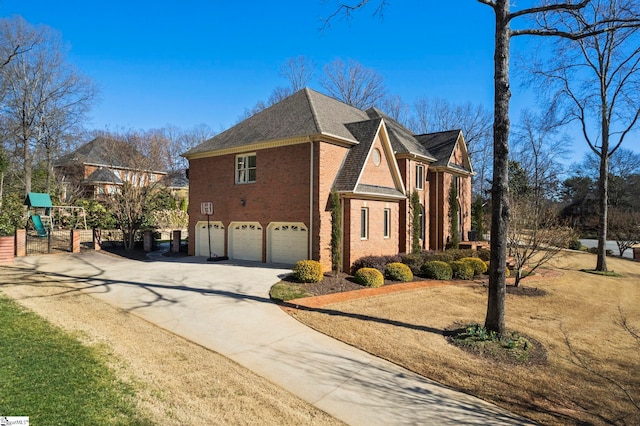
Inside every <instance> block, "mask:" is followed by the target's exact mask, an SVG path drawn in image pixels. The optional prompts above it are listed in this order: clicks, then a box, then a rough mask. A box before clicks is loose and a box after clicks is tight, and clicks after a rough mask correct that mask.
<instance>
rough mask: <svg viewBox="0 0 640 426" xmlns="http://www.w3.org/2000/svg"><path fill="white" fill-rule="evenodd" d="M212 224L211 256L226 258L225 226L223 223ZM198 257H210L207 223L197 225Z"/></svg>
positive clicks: (202, 222) (201, 222)
mask: <svg viewBox="0 0 640 426" xmlns="http://www.w3.org/2000/svg"><path fill="white" fill-rule="evenodd" d="M210 224H211V255H212V256H214V257H215V256H216V255H217V256H224V225H223V224H222V222H210ZM196 256H207V257H209V233H208V232H207V222H206V221H200V222H198V223H196Z"/></svg>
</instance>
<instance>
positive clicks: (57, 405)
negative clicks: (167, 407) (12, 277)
mask: <svg viewBox="0 0 640 426" xmlns="http://www.w3.org/2000/svg"><path fill="white" fill-rule="evenodd" d="M0 318H1V321H0V342H1V344H2V350H1V351H0V377H1V379H0V414H2V415H3V416H28V417H29V420H30V423H31V424H41V425H58V424H59V425H146V424H151V421H149V420H148V419H146V418H145V417H144V416H142V415H141V414H140V413H138V412H137V411H136V407H135V399H134V398H135V394H134V391H133V389H132V388H131V387H130V386H128V385H125V384H124V383H122V382H120V381H119V380H118V379H117V378H116V376H115V374H114V373H113V372H112V371H111V370H110V369H109V367H108V366H107V364H106V362H105V357H106V355H105V354H104V353H101V351H100V350H99V349H96V348H90V347H87V346H83V345H82V344H81V343H80V342H79V341H78V340H76V339H74V338H73V337H72V336H70V335H69V334H67V333H65V332H63V331H62V330H60V329H58V328H56V327H54V326H52V325H50V324H49V323H48V322H46V321H45V320H44V319H42V318H40V317H39V316H37V315H35V314H34V313H32V312H30V311H27V310H26V309H24V308H22V307H20V306H19V305H17V304H16V303H15V302H13V301H11V300H9V299H6V298H4V297H0Z"/></svg>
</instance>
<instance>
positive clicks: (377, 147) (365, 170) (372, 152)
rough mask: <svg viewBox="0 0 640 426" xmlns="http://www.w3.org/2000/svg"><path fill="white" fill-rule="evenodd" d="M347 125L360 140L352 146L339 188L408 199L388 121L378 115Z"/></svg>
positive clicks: (340, 175)
mask: <svg viewBox="0 0 640 426" xmlns="http://www.w3.org/2000/svg"><path fill="white" fill-rule="evenodd" d="M346 126H347V128H348V129H349V130H350V132H351V133H352V134H353V136H354V137H355V138H356V140H358V141H359V143H358V145H355V146H353V147H351V148H350V149H349V153H348V154H347V158H346V159H345V162H344V164H343V165H342V169H341V170H340V172H339V174H338V177H337V179H336V184H335V189H336V190H337V191H339V192H343V193H352V194H354V195H360V196H365V195H366V196H383V197H393V198H404V197H405V189H404V185H403V183H402V178H401V176H400V170H399V168H398V164H397V163H396V160H395V156H394V152H393V149H392V147H391V142H390V140H389V135H388V133H387V129H386V127H385V125H384V121H383V120H382V119H380V118H378V119H374V120H367V121H363V122H358V123H349V124H347V125H346ZM377 153H379V159H378V158H377ZM378 160H379V161H378ZM376 163H377V165H376Z"/></svg>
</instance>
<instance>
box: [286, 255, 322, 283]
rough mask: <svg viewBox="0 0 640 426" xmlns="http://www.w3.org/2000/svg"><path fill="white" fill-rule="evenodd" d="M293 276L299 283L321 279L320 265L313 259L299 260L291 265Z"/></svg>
mask: <svg viewBox="0 0 640 426" xmlns="http://www.w3.org/2000/svg"><path fill="white" fill-rule="evenodd" d="M293 276H294V277H295V279H296V280H297V281H299V282H301V283H317V282H320V281H322V277H323V274H322V265H321V264H320V262H318V261H315V260H300V261H298V262H297V263H296V264H295V266H294V267H293Z"/></svg>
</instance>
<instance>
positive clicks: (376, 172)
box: [360, 134, 396, 188]
mask: <svg viewBox="0 0 640 426" xmlns="http://www.w3.org/2000/svg"><path fill="white" fill-rule="evenodd" d="M374 149H377V150H378V152H379V153H380V163H379V165H377V166H376V165H375V163H374V162H373V155H372V153H373V150H374ZM393 161H394V160H393V159H392V160H391V162H393ZM360 183H361V184H367V185H377V186H384V187H387V188H395V187H396V184H395V182H394V180H393V175H392V174H391V170H390V165H389V159H388V158H387V155H386V153H385V151H384V149H383V148H382V142H381V141H380V135H379V134H378V136H377V137H376V140H375V141H374V142H373V147H372V148H371V153H370V154H369V158H368V159H367V162H366V163H365V166H364V170H363V171H362V176H361V177H360Z"/></svg>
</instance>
